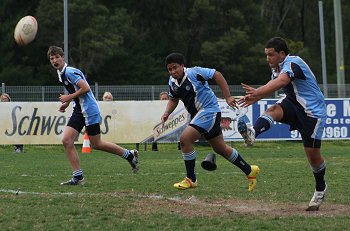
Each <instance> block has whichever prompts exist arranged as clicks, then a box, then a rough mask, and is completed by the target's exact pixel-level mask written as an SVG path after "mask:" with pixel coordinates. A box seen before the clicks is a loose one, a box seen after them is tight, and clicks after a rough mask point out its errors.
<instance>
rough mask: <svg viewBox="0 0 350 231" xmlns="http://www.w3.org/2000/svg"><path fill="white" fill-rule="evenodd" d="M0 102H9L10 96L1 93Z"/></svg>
mask: <svg viewBox="0 0 350 231" xmlns="http://www.w3.org/2000/svg"><path fill="white" fill-rule="evenodd" d="M4 98H7V100H4ZM0 101H1V102H7V101H9V102H10V101H11V97H10V95H9V94H6V93H3V94H1V96H0Z"/></svg>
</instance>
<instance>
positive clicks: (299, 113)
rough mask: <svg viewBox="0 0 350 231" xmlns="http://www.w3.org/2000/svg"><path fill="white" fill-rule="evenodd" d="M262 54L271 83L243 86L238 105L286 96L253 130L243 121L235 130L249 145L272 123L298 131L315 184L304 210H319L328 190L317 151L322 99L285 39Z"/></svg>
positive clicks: (322, 120)
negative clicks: (278, 94)
mask: <svg viewBox="0 0 350 231" xmlns="http://www.w3.org/2000/svg"><path fill="white" fill-rule="evenodd" d="M265 54H266V60H267V62H268V64H269V66H270V67H271V69H272V79H271V80H270V81H269V82H268V83H267V84H265V85H264V86H261V87H259V88H253V87H250V86H248V85H246V84H242V87H243V88H244V89H245V91H246V95H245V96H244V97H242V98H240V99H239V100H238V103H239V104H240V105H241V106H243V107H248V106H249V105H252V104H254V103H256V102H257V101H259V100H260V99H262V98H264V97H266V96H268V95H270V94H271V93H273V92H275V91H277V90H279V89H281V88H283V90H284V93H285V95H286V96H285V97H284V98H282V99H281V100H279V101H278V102H276V104H274V105H272V106H271V107H269V108H268V109H267V110H266V111H265V113H264V114H263V115H261V116H260V117H259V118H258V119H257V121H256V122H255V123H254V126H253V127H250V128H247V126H246V124H245V123H244V121H242V120H239V121H238V130H239V132H240V133H241V134H242V136H243V138H244V139H245V143H246V144H248V145H252V144H253V142H254V141H255V137H257V136H258V135H260V134H261V133H262V132H265V131H267V130H269V129H270V127H271V126H272V125H273V123H274V122H275V121H277V122H280V123H285V124H288V125H290V130H298V131H299V132H300V134H301V137H302V140H303V144H304V151H305V154H306V156H307V159H308V161H309V164H310V166H311V169H312V172H313V175H314V178H315V182H316V187H315V188H316V189H315V192H314V195H313V197H312V199H311V201H310V203H309V206H308V208H307V209H306V210H308V211H313V210H318V209H319V207H320V205H321V204H322V202H323V200H324V196H325V194H326V190H327V184H326V181H325V174H326V162H325V160H324V158H323V157H322V155H321V151H320V149H321V139H322V133H323V130H324V126H325V121H326V105H325V101H324V96H323V94H322V92H321V90H320V88H319V87H318V85H317V81H316V77H315V76H314V74H313V73H312V71H311V70H310V68H309V66H308V65H307V64H306V63H305V62H304V61H303V60H302V59H301V58H300V57H298V56H292V55H290V54H289V49H288V46H287V43H286V41H285V40H284V39H282V38H279V37H276V38H271V39H270V40H269V41H268V42H267V44H266V46H265Z"/></svg>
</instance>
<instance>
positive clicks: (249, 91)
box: [237, 83, 259, 107]
mask: <svg viewBox="0 0 350 231" xmlns="http://www.w3.org/2000/svg"><path fill="white" fill-rule="evenodd" d="M241 85H242V88H243V89H244V90H245V93H246V95H245V96H243V97H241V98H239V99H238V101H237V102H238V104H239V106H241V107H248V106H249V105H252V104H253V103H256V102H257V101H258V100H259V98H258V97H256V89H255V88H254V87H251V86H249V85H247V84H244V83H241Z"/></svg>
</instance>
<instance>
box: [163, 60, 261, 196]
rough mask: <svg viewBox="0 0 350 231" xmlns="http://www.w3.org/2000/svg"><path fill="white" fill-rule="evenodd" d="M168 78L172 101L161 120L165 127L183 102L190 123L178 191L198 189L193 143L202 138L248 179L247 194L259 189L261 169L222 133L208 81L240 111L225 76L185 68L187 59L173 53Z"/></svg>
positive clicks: (182, 141) (183, 143)
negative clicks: (232, 145)
mask: <svg viewBox="0 0 350 231" xmlns="http://www.w3.org/2000/svg"><path fill="white" fill-rule="evenodd" d="M165 65H166V68H167V70H168V72H169V74H170V78H169V82H168V83H169V100H168V103H167V106H166V108H165V112H164V114H163V115H162V117H161V120H162V122H163V124H164V123H165V121H166V120H167V119H168V117H169V115H170V114H171V113H172V112H173V111H174V110H175V108H176V107H177V105H178V103H179V100H181V101H182V102H183V103H184V105H185V108H186V109H187V111H188V112H189V114H190V115H191V121H190V123H189V125H188V126H187V127H186V128H185V130H184V131H183V132H182V134H181V136H180V146H181V152H182V158H183V160H184V162H185V168H186V174H187V175H186V177H185V179H184V180H182V181H180V182H179V183H176V184H174V187H175V188H177V189H189V188H195V187H197V186H198V180H197V178H196V173H195V164H196V151H195V150H194V147H193V143H194V142H195V141H196V140H198V139H200V138H201V137H202V136H203V137H204V138H205V139H206V140H207V141H208V143H209V144H210V145H211V147H212V148H213V150H214V151H215V152H216V153H218V154H220V155H221V156H223V157H224V158H225V159H227V160H228V161H229V162H231V163H232V164H234V165H235V166H237V167H238V168H240V169H241V170H242V172H243V173H244V174H245V175H246V177H247V179H248V183H249V185H248V191H253V190H254V189H255V187H256V176H257V175H258V173H259V172H260V169H259V167H258V166H256V165H250V164H248V163H247V162H246V161H245V160H244V159H243V158H242V156H241V155H240V154H239V153H238V152H237V150H236V149H234V148H232V147H230V146H228V145H227V144H226V143H225V141H224V137H223V134H222V131H221V126H220V121H221V110H220V108H219V104H218V101H217V98H216V96H215V94H214V92H213V90H212V89H211V88H210V87H209V84H208V80H210V79H212V80H214V81H215V82H216V83H217V85H218V86H219V87H220V89H221V90H222V92H223V94H224V97H225V99H226V102H227V104H228V105H229V106H231V107H234V108H237V105H236V102H235V99H234V97H233V96H231V93H230V90H229V87H228V85H227V82H226V80H225V78H224V77H223V76H222V74H221V73H220V72H218V71H216V70H215V69H210V68H203V67H192V68H186V67H185V58H184V56H183V55H182V54H180V53H171V54H169V55H168V56H167V57H166V59H165Z"/></svg>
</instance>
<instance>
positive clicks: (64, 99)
mask: <svg viewBox="0 0 350 231" xmlns="http://www.w3.org/2000/svg"><path fill="white" fill-rule="evenodd" d="M58 99H59V100H60V101H61V103H66V102H69V101H70V100H71V99H70V96H69V95H62V94H60V97H58Z"/></svg>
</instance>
